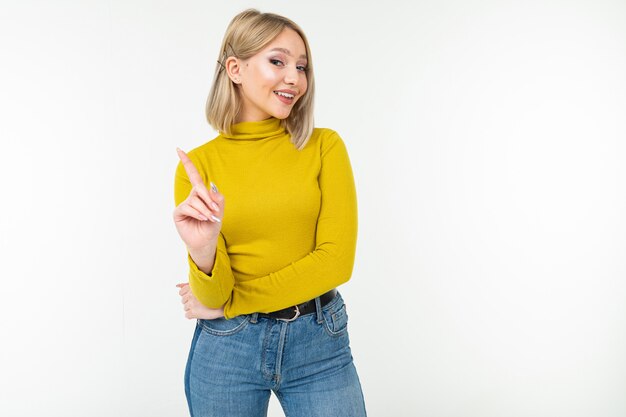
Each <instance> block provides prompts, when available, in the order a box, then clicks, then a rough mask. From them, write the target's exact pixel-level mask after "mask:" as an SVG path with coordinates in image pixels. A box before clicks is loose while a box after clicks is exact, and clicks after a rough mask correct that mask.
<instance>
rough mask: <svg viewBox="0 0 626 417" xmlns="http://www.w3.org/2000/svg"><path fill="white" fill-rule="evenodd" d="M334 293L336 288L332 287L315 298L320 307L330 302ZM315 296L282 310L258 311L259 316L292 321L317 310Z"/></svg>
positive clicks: (335, 293)
mask: <svg viewBox="0 0 626 417" xmlns="http://www.w3.org/2000/svg"><path fill="white" fill-rule="evenodd" d="M336 295H337V289H336V288H333V289H332V290H330V291H328V292H326V293H324V294H322V295H320V296H319V297H316V298H319V300H320V307H324V306H325V305H326V304H328V303H330V302H331V301H332V300H333V299H334V298H335V296H336ZM316 298H313V299H311V300H309V301H305V302H304V303H301V304H297V305H294V306H290V307H287V308H283V309H282V310H277V311H273V312H271V313H259V317H270V318H273V319H277V320H284V321H293V320H295V319H297V318H298V317H300V316H304V315H305V314H310V313H313V312H315V311H317V310H316V302H315V299H316Z"/></svg>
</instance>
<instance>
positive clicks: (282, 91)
mask: <svg viewBox="0 0 626 417" xmlns="http://www.w3.org/2000/svg"><path fill="white" fill-rule="evenodd" d="M274 91H280V92H281V93H287V94H293V95H294V97H295V96H297V95H298V93H297V92H295V91H293V90H287V89H285V90H274Z"/></svg>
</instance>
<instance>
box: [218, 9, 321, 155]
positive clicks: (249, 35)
mask: <svg viewBox="0 0 626 417" xmlns="http://www.w3.org/2000/svg"><path fill="white" fill-rule="evenodd" d="M285 28H290V29H292V30H294V31H295V32H296V33H298V35H300V37H301V38H302V41H303V42H304V46H305V47H306V55H307V61H308V63H307V66H306V67H307V70H306V77H307V90H306V92H305V93H304V95H303V96H302V97H301V98H300V99H299V100H298V101H297V102H296V104H295V105H294V106H293V108H292V109H291V112H290V113H289V116H288V117H287V118H286V119H283V120H281V121H280V123H281V125H282V126H283V127H284V128H285V129H286V130H287V132H288V133H289V134H291V142H292V143H293V144H294V145H295V147H296V149H298V150H301V149H302V148H304V146H305V145H306V143H307V142H308V140H309V138H310V137H311V134H312V133H313V97H314V93H315V80H314V77H313V62H312V59H311V49H310V48H309V42H308V41H307V39H306V36H305V35H304V32H303V31H302V29H301V28H300V27H299V26H298V25H297V24H296V23H295V22H293V21H291V20H289V19H287V18H286V17H283V16H280V15H277V14H274V13H261V12H259V11H258V10H257V9H246V10H244V11H243V12H241V13H239V14H238V15H237V16H235V17H234V18H233V19H232V20H231V22H230V24H229V25H228V28H227V29H226V34H225V35H224V39H223V40H222V47H221V49H220V56H219V59H218V60H217V65H216V67H215V75H214V77H213V84H212V86H211V91H210V92H209V97H208V98H207V102H206V118H207V121H208V122H209V124H210V125H211V126H212V127H213V128H214V129H216V130H218V131H221V132H226V134H231V130H230V126H231V125H232V124H234V123H235V118H236V117H237V115H238V114H239V112H240V111H241V107H242V100H241V98H240V97H239V95H238V94H237V87H236V86H235V85H234V84H233V82H232V81H231V79H230V78H229V77H228V74H227V73H226V70H225V68H224V62H225V61H226V59H227V58H228V57H230V56H234V57H236V58H239V59H242V60H245V59H248V58H250V57H252V56H254V55H256V54H257V53H258V52H260V51H261V50H262V49H263V48H264V47H265V46H266V45H268V44H269V43H270V42H271V41H272V40H273V39H274V38H275V37H276V36H278V35H279V34H280V33H281V32H282V31H283V29H285Z"/></svg>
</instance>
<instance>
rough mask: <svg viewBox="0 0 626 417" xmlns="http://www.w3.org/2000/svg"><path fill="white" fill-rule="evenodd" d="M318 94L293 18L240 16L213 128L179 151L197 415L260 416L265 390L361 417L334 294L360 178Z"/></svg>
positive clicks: (213, 100)
mask: <svg viewBox="0 0 626 417" xmlns="http://www.w3.org/2000/svg"><path fill="white" fill-rule="evenodd" d="M313 93H314V79H313V67H312V61H311V52H310V49H309V45H308V42H307V39H306V37H305V35H304V33H303V32H302V30H301V29H300V28H299V27H298V26H297V25H296V24H295V23H294V22H292V21H291V20H289V19H287V18H285V17H282V16H279V15H276V14H272V13H260V12H259V11H258V10H255V9H248V10H245V11H244V12H242V13H240V14H239V15H237V16H235V18H234V19H233V20H232V21H231V23H230V25H229V26H228V29H227V31H226V34H225V36H224V40H223V42H222V48H221V54H220V58H219V59H218V64H217V67H216V71H215V77H214V80H213V85H212V88H211V92H210V94H209V98H208V101H207V109H206V111H207V119H208V121H209V123H210V124H211V125H212V126H213V127H214V128H216V129H217V130H218V131H219V133H220V134H219V135H218V136H217V137H216V138H214V139H213V140H211V141H209V142H207V143H206V144H204V145H202V146H200V147H198V148H196V149H194V150H192V151H191V152H189V155H187V154H185V153H184V152H183V151H181V150H180V149H179V150H178V154H179V157H180V159H181V163H179V165H178V167H177V170H176V179H175V200H176V206H177V207H176V209H175V210H174V221H175V224H176V228H177V230H178V233H179V235H180V237H181V238H182V240H183V241H184V242H185V244H186V246H187V250H188V257H187V258H188V262H189V268H190V269H189V283H188V284H187V283H183V284H178V285H177V286H178V287H179V288H180V291H179V294H180V295H181V297H182V302H183V304H184V308H185V311H186V317H187V318H190V319H191V318H195V319H197V326H196V329H195V333H194V337H193V340H192V344H191V349H190V353H189V358H188V361H187V368H186V371H185V393H186V396H187V401H188V405H189V411H190V413H191V415H192V416H220V417H223V416H227V417H237V416H242V417H255V416H265V415H267V407H268V403H269V397H270V394H271V392H272V391H273V392H274V393H275V394H276V396H277V398H278V399H279V401H280V403H281V405H282V407H283V410H284V411H285V414H286V415H287V416H289V417H298V416H302V417H314V416H320V417H321V416H323V417H332V416H341V417H349V416H365V415H366V412H365V404H364V400H363V394H362V391H361V386H360V383H359V378H358V375H357V372H356V369H355V367H354V364H353V361H352V354H351V351H350V346H349V337H348V329H347V320H348V316H347V313H346V306H345V304H344V302H343V299H342V296H341V294H340V293H338V292H337V290H336V287H337V286H339V285H341V284H343V283H345V282H346V281H348V280H349V279H350V276H351V274H352V269H353V265H354V256H355V250H356V238H357V202H356V192H355V186H354V179H353V174H352V169H351V165H350V160H349V158H348V153H347V151H346V147H345V145H344V143H343V141H342V139H341V138H340V137H339V135H338V134H337V133H336V132H335V131H333V130H331V129H326V128H314V127H313ZM205 184H210V187H209V188H207V187H206V185H205ZM217 186H219V191H218V187H217ZM226 201H227V202H228V204H226Z"/></svg>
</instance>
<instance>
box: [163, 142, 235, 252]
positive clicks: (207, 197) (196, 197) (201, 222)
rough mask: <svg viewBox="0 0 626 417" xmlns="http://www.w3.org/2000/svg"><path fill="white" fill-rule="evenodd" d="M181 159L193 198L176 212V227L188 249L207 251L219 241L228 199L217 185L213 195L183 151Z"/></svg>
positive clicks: (179, 150) (178, 207) (180, 154)
mask: <svg viewBox="0 0 626 417" xmlns="http://www.w3.org/2000/svg"><path fill="white" fill-rule="evenodd" d="M176 151H177V152H178V156H179V158H180V160H181V162H182V164H183V167H184V168H185V172H187V176H188V177H189V181H190V182H191V185H192V188H191V191H190V192H189V196H188V197H187V198H186V199H185V201H183V202H182V203H180V204H179V205H178V206H177V207H176V209H174V224H175V225H176V230H177V231H178V234H179V235H180V237H181V239H182V240H183V242H185V245H187V248H190V249H193V248H204V247H207V246H209V245H211V243H213V242H215V241H216V240H217V236H218V235H219V233H220V229H221V227H222V223H221V218H222V217H223V215H224V196H222V195H221V194H220V193H219V192H218V191H217V187H215V185H213V184H211V190H210V191H209V190H208V189H207V187H206V186H205V185H204V182H203V181H202V177H201V176H200V173H199V172H198V170H197V169H196V167H195V166H194V164H193V162H191V159H189V156H187V154H186V153H185V152H183V151H182V150H181V149H178V148H176Z"/></svg>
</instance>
